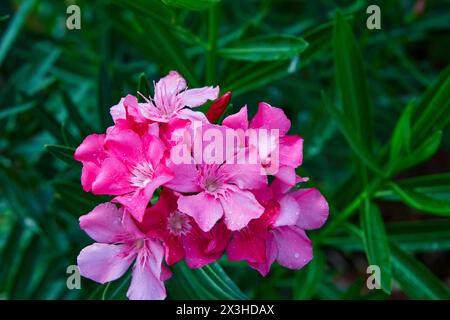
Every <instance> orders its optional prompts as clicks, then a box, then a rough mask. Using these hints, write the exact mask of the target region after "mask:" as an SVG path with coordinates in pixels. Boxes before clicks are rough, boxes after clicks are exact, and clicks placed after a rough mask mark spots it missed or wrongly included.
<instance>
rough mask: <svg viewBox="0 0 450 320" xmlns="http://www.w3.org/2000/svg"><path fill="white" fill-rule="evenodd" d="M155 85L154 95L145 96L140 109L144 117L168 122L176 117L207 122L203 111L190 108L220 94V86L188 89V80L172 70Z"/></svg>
mask: <svg viewBox="0 0 450 320" xmlns="http://www.w3.org/2000/svg"><path fill="white" fill-rule="evenodd" d="M154 87H155V94H154V97H153V98H150V97H149V98H146V97H144V99H146V103H142V104H139V105H138V109H139V113H140V114H141V115H142V116H143V117H144V118H146V119H149V120H152V121H157V122H168V121H170V120H171V119H174V118H180V119H193V120H200V121H205V122H206V121H207V119H206V117H205V115H204V114H203V113H202V112H194V111H192V110H191V109H190V108H195V107H198V106H201V105H202V104H204V103H205V102H206V101H208V100H215V99H217V96H218V95H219V87H203V88H197V89H187V83H186V80H185V79H184V78H183V77H182V76H181V75H180V74H179V73H178V72H176V71H170V72H169V74H168V75H167V76H165V77H164V78H161V79H160V80H159V81H158V82H157V83H156V84H155V85H154ZM185 107H188V108H185Z"/></svg>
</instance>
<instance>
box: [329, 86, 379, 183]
mask: <svg viewBox="0 0 450 320" xmlns="http://www.w3.org/2000/svg"><path fill="white" fill-rule="evenodd" d="M322 101H323V105H324V107H325V108H326V109H327V111H328V112H329V113H330V115H331V116H332V117H333V119H334V120H335V121H336V123H337V125H338V127H339V129H340V130H341V132H342V134H343V135H344V137H345V139H346V140H347V142H348V144H349V145H350V147H351V149H352V152H353V153H354V154H355V155H356V156H358V158H359V159H360V160H362V162H363V163H364V164H365V165H366V166H367V167H369V168H370V169H371V170H372V171H374V172H376V173H378V174H379V175H380V176H385V174H386V173H385V172H384V171H382V170H381V169H380V168H379V166H378V164H377V163H376V161H375V160H374V159H373V156H372V155H371V154H370V152H369V150H368V149H367V147H366V145H365V144H364V143H363V141H361V139H360V136H359V135H356V134H354V132H353V129H352V125H351V123H350V122H349V120H348V119H347V118H346V117H345V116H344V115H343V114H342V112H340V111H339V110H337V108H335V107H334V106H333V105H332V104H331V102H330V101H329V99H328V97H327V96H326V95H325V93H324V92H323V91H322Z"/></svg>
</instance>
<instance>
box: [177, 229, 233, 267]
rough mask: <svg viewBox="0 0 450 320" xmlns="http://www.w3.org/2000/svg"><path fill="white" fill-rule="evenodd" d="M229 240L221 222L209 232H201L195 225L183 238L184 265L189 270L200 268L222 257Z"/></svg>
mask: <svg viewBox="0 0 450 320" xmlns="http://www.w3.org/2000/svg"><path fill="white" fill-rule="evenodd" d="M229 238H230V232H229V231H228V230H227V229H226V227H225V225H224V224H223V223H222V222H219V223H217V224H216V225H215V226H214V228H213V229H212V230H211V232H203V231H202V230H200V229H199V228H198V227H197V226H196V225H193V226H192V230H191V231H190V232H189V233H188V234H187V235H185V236H183V246H184V250H185V252H186V264H187V265H188V267H189V268H201V267H203V266H205V265H207V264H209V263H212V262H214V261H216V260H218V259H220V257H221V256H222V255H223V252H224V251H225V248H226V245H227V243H228V240H229Z"/></svg>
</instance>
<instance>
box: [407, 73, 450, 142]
mask: <svg viewBox="0 0 450 320" xmlns="http://www.w3.org/2000/svg"><path fill="white" fill-rule="evenodd" d="M449 121H450V66H448V67H447V68H446V69H445V70H444V71H443V72H442V73H441V74H440V76H439V78H438V79H437V81H436V82H435V83H434V84H433V85H432V86H430V88H429V89H428V90H427V91H426V92H425V94H424V96H423V98H422V99H421V101H420V103H419V104H418V105H417V107H416V108H415V114H414V117H413V127H412V136H413V137H414V140H415V143H416V144H418V145H419V144H422V142H423V141H425V140H427V139H428V137H429V136H431V135H434V133H435V132H436V131H437V130H441V129H443V128H444V126H445V125H446V124H447V123H448V122H449Z"/></svg>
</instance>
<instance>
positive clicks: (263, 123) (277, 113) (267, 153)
mask: <svg viewBox="0 0 450 320" xmlns="http://www.w3.org/2000/svg"><path fill="white" fill-rule="evenodd" d="M223 125H224V126H225V127H228V128H233V129H243V130H247V129H266V130H271V129H275V130H278V133H279V141H277V140H274V141H264V139H258V145H256V146H254V147H256V148H257V149H258V155H259V158H260V161H261V163H262V164H263V165H264V166H265V167H267V168H269V167H270V164H271V161H273V159H271V156H272V155H273V154H272V153H274V152H277V151H278V152H279V155H278V159H279V169H278V171H277V172H275V173H274V175H275V176H276V177H277V178H278V179H280V180H282V181H283V182H285V183H287V184H289V185H291V186H293V185H294V184H295V177H296V174H295V168H297V167H298V166H300V165H301V163H302V158H303V139H302V138H300V137H298V136H294V135H287V132H288V131H289V128H290V127H291V121H290V120H289V119H288V118H287V117H286V115H285V114H284V112H283V110H282V109H280V108H276V107H272V106H271V105H269V104H268V103H265V102H261V103H259V105H258V111H257V113H256V115H255V116H254V117H253V119H252V120H251V121H250V122H249V121H248V115H247V107H246V106H244V107H243V108H242V109H241V110H240V111H239V112H238V113H235V114H233V115H230V116H228V117H226V118H225V119H224V120H223ZM268 137H270V136H268ZM247 144H248V142H244V143H243V145H244V146H246V147H249V146H248V145H247Z"/></svg>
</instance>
